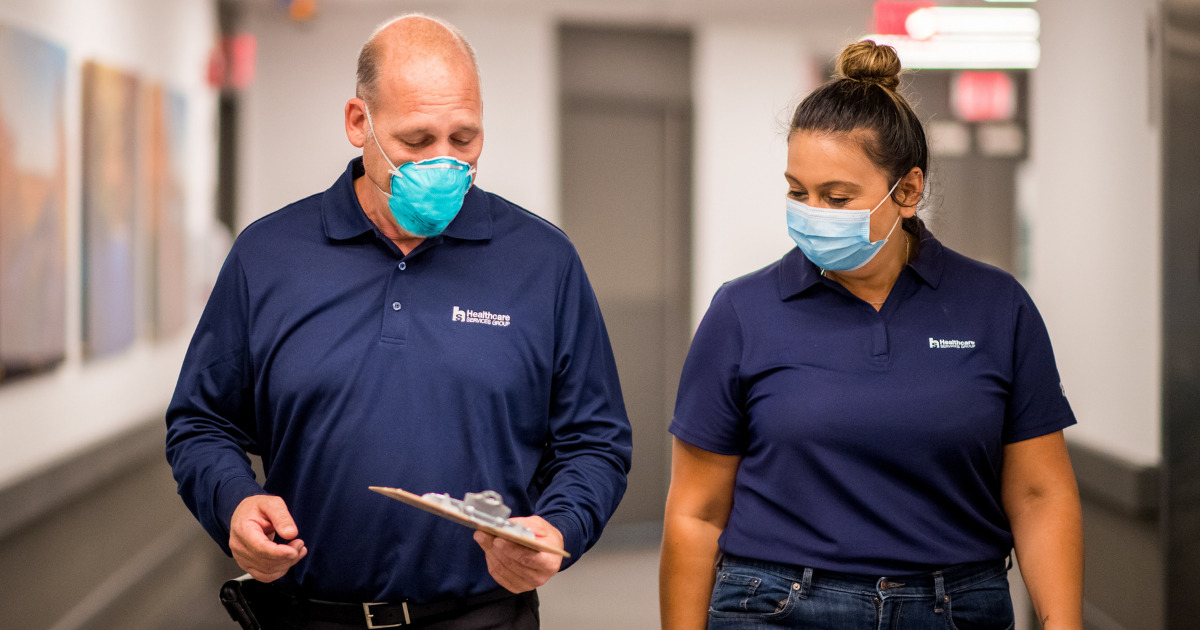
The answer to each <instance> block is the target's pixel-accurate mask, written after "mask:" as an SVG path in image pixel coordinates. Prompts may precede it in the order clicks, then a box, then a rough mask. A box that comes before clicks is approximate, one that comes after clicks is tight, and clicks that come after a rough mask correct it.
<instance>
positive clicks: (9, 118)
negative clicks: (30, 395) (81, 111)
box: [0, 24, 67, 381]
mask: <svg viewBox="0 0 1200 630" xmlns="http://www.w3.org/2000/svg"><path fill="white" fill-rule="evenodd" d="M66 74H67V53H66V50H65V49H63V48H62V47H60V46H57V45H55V44H53V43H51V42H48V41H46V40H44V39H41V38H40V37H38V36H36V35H33V34H30V33H27V32H25V31H22V30H19V29H16V28H13V27H10V26H6V25H3V24H0V381H6V380H11V379H13V378H16V377H19V376H24V375H29V374H35V373H37V372H41V371H45V370H48V369H51V368H53V367H54V366H56V365H57V364H59V363H60V362H61V361H62V360H63V358H64V355H65V354H66V339H67V329H66V292H67V288H66V283H67V279H66V255H67V243H66V239H67V235H66V212H67V203H66V201H67V189H66V171H67V166H66V160H67V158H66V153H67V152H66V130H65V127H64V107H65V100H66V97H65V86H66Z"/></svg>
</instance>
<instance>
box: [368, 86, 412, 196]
mask: <svg viewBox="0 0 1200 630" xmlns="http://www.w3.org/2000/svg"><path fill="white" fill-rule="evenodd" d="M363 111H364V112H366V113H367V127H368V128H369V129H370V130H371V139H372V140H374V141H375V146H376V147H378V148H379V154H380V155H382V156H383V160H384V161H385V162H387V163H388V166H389V167H391V170H390V171H388V175H396V176H399V177H404V175H403V174H401V173H400V169H398V168H396V165H395V164H392V160H391V158H389V157H388V156H387V152H386V151H384V150H383V145H382V144H379V136H377V135H375V122H374V121H372V120H371V108H370V107H368V106H367V102H366V101H365V100H364V101H363ZM367 179H370V178H367ZM371 183H372V184H374V185H375V188H376V190H378V191H379V192H381V193H383V195H384V196H385V197H387V198H388V199H391V198H392V193H390V192H388V191H386V190H384V189H382V188H380V187H379V184H376V183H375V180H373V179H372V180H371Z"/></svg>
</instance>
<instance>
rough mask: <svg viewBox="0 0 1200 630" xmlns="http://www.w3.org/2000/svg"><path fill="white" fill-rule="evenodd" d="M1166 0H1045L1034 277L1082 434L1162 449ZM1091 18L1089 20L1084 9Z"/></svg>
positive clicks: (1148, 460) (1114, 446)
mask: <svg viewBox="0 0 1200 630" xmlns="http://www.w3.org/2000/svg"><path fill="white" fill-rule="evenodd" d="M1157 4H1158V3H1157V2H1155V1H1154V0H1057V1H1055V2H1039V3H1038V5H1037V8H1038V11H1039V12H1040V13H1041V16H1042V35H1041V41H1042V61H1041V65H1040V66H1039V67H1038V69H1037V70H1036V71H1034V72H1033V80H1032V86H1031V112H1030V114H1031V120H1030V126H1031V132H1030V137H1031V142H1032V147H1031V149H1032V161H1033V169H1034V172H1035V173H1036V175H1035V179H1036V181H1035V183H1034V191H1035V192H1034V194H1033V200H1032V201H1033V205H1032V207H1031V208H1030V209H1029V214H1028V216H1027V217H1026V218H1025V220H1026V221H1027V222H1028V224H1029V227H1030V243H1029V246H1030V251H1029V253H1030V267H1031V274H1030V279H1029V282H1028V283H1027V284H1028V287H1029V290H1030V293H1031V294H1032V295H1033V298H1034V301H1035V302H1036V303H1037V305H1038V308H1039V309H1040V310H1041V312H1042V315H1043V316H1044V317H1045V319H1046V323H1047V326H1048V327H1049V329H1050V336H1051V339H1052V340H1053V343H1054V350H1055V354H1056V356H1057V359H1058V364H1059V369H1060V370H1061V372H1062V378H1063V384H1064V386H1065V387H1066V390H1067V395H1068V397H1069V398H1070V400H1071V405H1072V407H1073V408H1074V409H1075V413H1076V415H1077V416H1078V417H1079V426H1078V427H1075V428H1072V429H1070V430H1069V431H1068V432H1067V433H1068V436H1069V437H1070V439H1073V440H1077V441H1079V442H1081V443H1086V444H1088V445H1090V446H1093V447H1096V448H1100V449H1102V450H1104V451H1106V452H1108V453H1111V454H1114V455H1117V456H1120V457H1122V458H1125V459H1128V460H1130V461H1133V462H1135V463H1142V464H1147V465H1149V464H1156V463H1158V461H1159V459H1160V448H1159V438H1160V404H1159V396H1160V381H1161V369H1160V356H1161V341H1160V335H1161V332H1162V331H1161V326H1160V320H1161V311H1160V305H1159V292H1160V290H1161V278H1162V269H1161V263H1160V259H1161V245H1160V243H1161V241H1160V231H1161V227H1160V211H1159V207H1160V205H1161V194H1160V159H1159V130H1158V126H1157V120H1156V119H1155V116H1156V115H1157V113H1154V114H1152V113H1151V108H1152V103H1153V102H1154V101H1153V98H1156V97H1152V96H1151V93H1152V89H1154V88H1153V83H1152V78H1151V77H1152V72H1151V68H1152V67H1153V66H1154V63H1152V60H1151V59H1150V54H1149V52H1148V46H1147V27H1148V15H1150V13H1149V12H1150V11H1152V10H1153V9H1154V8H1155V7H1156V5H1157ZM1083 20H1086V21H1083Z"/></svg>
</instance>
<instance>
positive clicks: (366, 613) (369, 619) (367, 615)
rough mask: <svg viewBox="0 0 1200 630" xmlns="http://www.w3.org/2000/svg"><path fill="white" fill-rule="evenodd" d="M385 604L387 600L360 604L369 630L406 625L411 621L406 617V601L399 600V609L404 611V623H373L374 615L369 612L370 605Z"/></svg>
mask: <svg viewBox="0 0 1200 630" xmlns="http://www.w3.org/2000/svg"><path fill="white" fill-rule="evenodd" d="M385 604H387V602H367V603H364V604H363V605H362V607H363V617H364V618H365V619H366V621H367V628H368V629H369V630H375V629H376V628H399V627H400V626H407V625H408V624H410V623H412V620H410V619H409V618H408V602H400V609H401V610H403V611H404V623H391V624H387V625H382V626H377V625H375V615H372V614H371V607H372V606H382V605H385Z"/></svg>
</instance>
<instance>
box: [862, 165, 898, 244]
mask: <svg viewBox="0 0 1200 630" xmlns="http://www.w3.org/2000/svg"><path fill="white" fill-rule="evenodd" d="M903 179H904V178H903V177H901V178H900V179H897V180H896V183H895V184H892V189H891V190H889V191H888V192H887V196H885V197H884V198H883V199H880V200H879V203H877V204H875V207H874V208H871V211H870V212H869V213H867V216H870V215H872V214H875V211H876V210H878V209H879V207H880V206H882V205H883V202H885V201H887V200H888V198H890V197H891V196H892V193H893V192H895V191H896V187H897V186H899V185H900V182H901V180H903ZM897 225H900V215H898V214H897V215H896V222H895V223H892V229H890V230H888V233H887V236H885V237H883V238H882V239H880V240H883V241H886V240H888V239H889V238H891V237H892V232H895V231H896V226H897ZM867 242H868V243H871V239H870V238H868V239H867ZM878 242H879V241H875V242H874V243H871V244H872V245H874V244H875V243H878ZM907 242H908V241H905V243H906V244H907Z"/></svg>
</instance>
